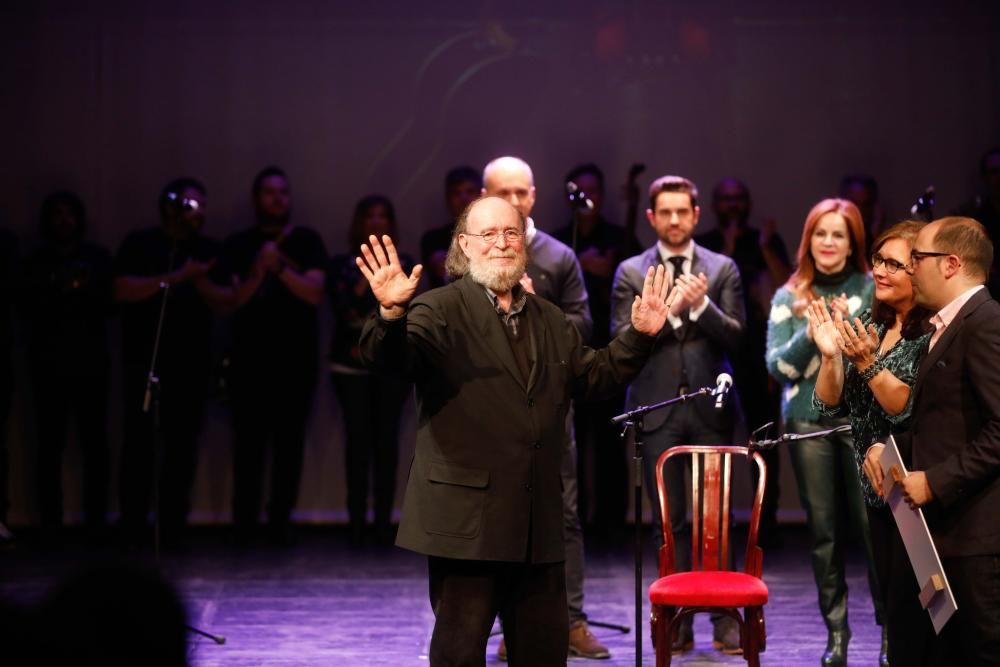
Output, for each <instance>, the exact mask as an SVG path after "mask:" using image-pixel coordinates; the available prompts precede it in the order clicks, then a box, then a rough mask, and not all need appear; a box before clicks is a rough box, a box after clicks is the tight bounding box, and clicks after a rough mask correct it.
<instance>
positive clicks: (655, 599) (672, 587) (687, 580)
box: [649, 571, 767, 607]
mask: <svg viewBox="0 0 1000 667" xmlns="http://www.w3.org/2000/svg"><path fill="white" fill-rule="evenodd" d="M649 601H650V602H652V603H653V604H658V605H662V606H665V607H759V606H763V605H765V604H767V584H765V583H764V582H763V581H762V580H760V579H758V578H757V577H754V576H752V575H749V574H745V573H743V572H726V571H718V572H678V573H677V574H671V575H667V576H666V577H662V578H660V579H657V580H656V581H654V582H653V585H652V586H650V587H649Z"/></svg>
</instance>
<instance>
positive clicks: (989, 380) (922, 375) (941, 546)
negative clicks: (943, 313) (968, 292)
mask: <svg viewBox="0 0 1000 667" xmlns="http://www.w3.org/2000/svg"><path fill="white" fill-rule="evenodd" d="M998 363H1000V304H998V303H997V302H996V301H994V300H993V298H992V297H991V296H990V294H989V292H988V291H987V290H986V289H982V290H980V291H979V292H977V293H976V294H975V295H973V297H972V298H971V299H970V300H969V301H968V302H967V303H966V304H965V306H963V307H962V309H961V310H960V311H959V312H958V315H956V316H955V319H954V321H952V323H951V324H950V325H949V326H948V328H947V329H945V330H944V333H942V334H941V338H940V339H939V340H938V341H937V343H935V345H934V348H933V349H932V350H930V351H929V352H928V353H926V354H925V356H924V358H923V359H922V360H921V362H920V371H919V375H918V376H917V382H916V385H914V388H913V392H914V394H913V412H912V415H913V416H912V417H911V422H910V429H909V431H907V432H905V433H902V434H900V435H897V436H896V442H897V444H898V446H899V448H900V454H901V455H902V457H903V460H904V462H906V463H907V465H908V466H909V468H910V469H911V470H923V471H925V472H926V475H927V480H928V482H929V484H930V486H931V490H932V491H933V492H934V497H935V500H934V501H932V502H931V503H929V504H928V505H927V506H926V507H925V508H924V514H925V517H926V519H927V524H928V526H929V527H930V529H931V533H932V534H933V535H934V541H935V543H936V544H937V548H938V551H939V553H940V554H941V555H942V556H946V557H947V556H973V555H983V554H996V553H1000V520H998V518H997V512H998V509H1000V370H998Z"/></svg>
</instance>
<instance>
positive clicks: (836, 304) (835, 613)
mask: <svg viewBox="0 0 1000 667" xmlns="http://www.w3.org/2000/svg"><path fill="white" fill-rule="evenodd" d="M871 294H872V279H871V276H870V275H869V274H868V261H867V258H866V254H865V231H864V226H863V225H862V222H861V213H860V212H859V211H858V208H857V207H856V206H855V205H854V204H852V203H851V202H849V201H847V200H846V199H824V200H823V201H821V202H819V203H818V204H816V205H815V206H813V207H812V210H810V211H809V214H808V215H807V216H806V221H805V226H804V228H803V230H802V241H801V242H800V243H799V250H798V266H797V267H796V269H795V272H794V273H793V274H792V275H791V277H790V278H789V279H788V282H786V283H785V285H784V286H783V287H781V288H780V289H779V290H778V291H777V292H776V293H775V295H774V298H773V299H772V301H771V314H770V318H769V321H768V328H767V356H766V361H767V367H768V371H769V372H770V373H771V375H772V376H773V377H774V378H775V379H776V380H777V381H778V382H780V383H782V384H783V385H784V390H783V392H782V400H781V415H782V420H783V425H784V430H785V431H786V432H789V433H811V432H813V431H819V430H823V429H827V428H831V427H834V426H839V425H841V424H845V423H847V420H846V419H844V418H830V417H825V416H823V415H821V414H820V413H819V412H818V411H817V410H816V408H814V407H813V401H812V394H813V388H814V387H815V384H816V376H817V373H818V372H819V369H820V364H821V354H820V350H819V348H818V347H817V345H816V341H815V340H814V338H815V336H814V327H813V326H811V324H810V322H809V320H808V319H807V318H806V310H807V308H808V307H809V304H810V303H812V302H813V301H815V300H817V299H820V300H822V301H823V302H824V303H825V304H828V305H829V307H830V309H831V310H832V311H833V312H835V313H840V315H841V316H843V317H845V318H853V317H855V316H856V315H859V314H860V313H861V311H862V310H863V309H864V305H865V304H867V303H869V302H870V301H871ZM788 453H789V455H790V457H791V459H792V467H793V468H794V469H795V477H796V481H797V482H798V487H799V497H800V498H801V500H802V506H803V508H804V509H805V511H806V520H807V522H808V525H809V534H810V541H811V550H812V554H811V555H812V566H813V576H814V577H815V579H816V588H817V593H818V597H819V609H820V613H821V614H822V615H823V620H824V622H825V623H826V627H827V646H826V650H825V651H824V653H823V656H822V659H821V664H822V665H824V667H838V666H839V667H843V666H844V665H846V664H847V643H848V641H850V638H851V630H850V628H849V626H848V622H847V580H846V578H845V571H844V560H845V555H844V552H845V544H846V542H847V537H848V532H849V530H850V529H851V528H855V529H856V530H857V533H858V535H859V536H860V537H861V538H862V540H863V542H864V547H865V552H866V555H867V556H868V565H869V567H868V575H869V576H868V578H869V587H870V589H871V593H872V600H873V603H874V606H875V618H876V621H877V622H878V623H879V625H881V624H882V616H883V614H882V608H883V607H882V596H881V594H880V589H879V587H878V585H877V583H876V579H875V570H874V567H873V559H872V557H871V541H870V540H869V535H868V516H867V514H866V513H865V507H864V501H863V499H862V493H861V480H860V476H859V474H858V465H857V462H856V460H855V457H854V442H853V439H852V437H851V435H850V434H849V433H847V434H844V433H838V434H834V435H832V436H828V437H825V438H809V439H806V440H800V441H798V442H795V443H793V444H790V445H789V446H788Z"/></svg>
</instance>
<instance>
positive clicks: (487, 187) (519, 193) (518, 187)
mask: <svg viewBox="0 0 1000 667" xmlns="http://www.w3.org/2000/svg"><path fill="white" fill-rule="evenodd" d="M483 194H484V195H488V196H493V197H501V198H502V199H504V200H506V201H507V202H509V203H510V204H511V205H512V206H514V207H515V208H517V210H518V211H520V212H521V215H523V216H524V217H525V218H527V217H528V216H530V215H531V210H532V209H533V208H534V207H535V176H534V174H532V173H531V167H530V166H528V163H527V162H525V161H524V160H522V159H520V158H516V157H511V156H505V157H498V158H497V159H495V160H492V161H491V162H490V163H489V164H487V165H486V167H485V168H484V169H483Z"/></svg>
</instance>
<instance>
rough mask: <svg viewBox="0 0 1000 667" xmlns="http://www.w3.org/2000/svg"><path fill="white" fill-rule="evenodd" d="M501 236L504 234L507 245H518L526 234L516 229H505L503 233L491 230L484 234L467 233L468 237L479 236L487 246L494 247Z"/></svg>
mask: <svg viewBox="0 0 1000 667" xmlns="http://www.w3.org/2000/svg"><path fill="white" fill-rule="evenodd" d="M500 234H503V238H504V241H506V242H507V243H517V242H519V241H520V240H521V239H522V238H524V234H523V233H522V232H520V231H518V230H516V229H505V230H503V232H495V231H492V230H490V231H488V232H483V233H482V234H470V233H469V232H465V235H466V236H477V237H479V238H481V239H482V240H483V241H485V242H486V244H487V245H493V244H494V243H496V242H497V239H498V238H500Z"/></svg>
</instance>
